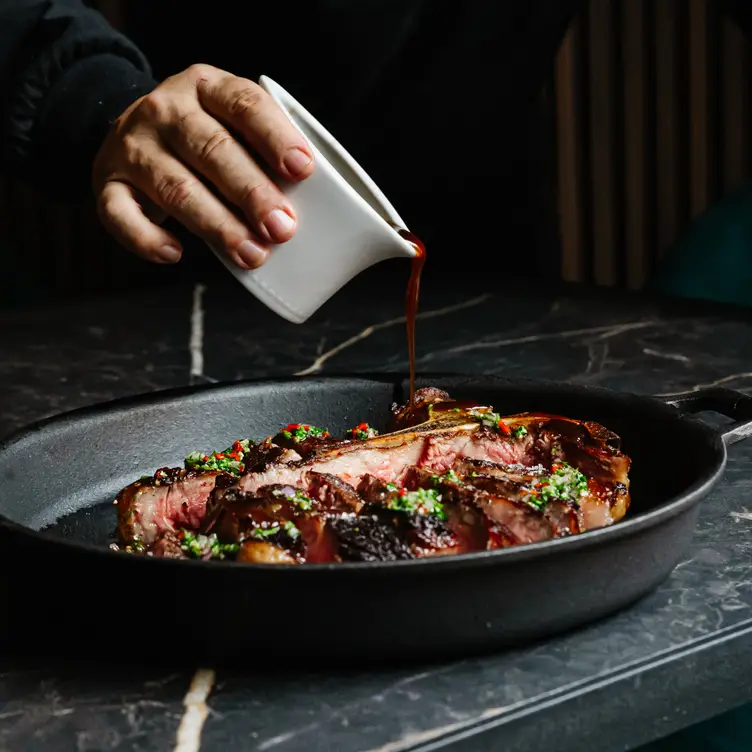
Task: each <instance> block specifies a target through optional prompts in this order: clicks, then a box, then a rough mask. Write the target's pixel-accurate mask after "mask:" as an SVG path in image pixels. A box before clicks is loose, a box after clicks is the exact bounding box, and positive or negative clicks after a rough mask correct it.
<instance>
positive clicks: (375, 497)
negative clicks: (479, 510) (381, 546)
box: [358, 475, 485, 557]
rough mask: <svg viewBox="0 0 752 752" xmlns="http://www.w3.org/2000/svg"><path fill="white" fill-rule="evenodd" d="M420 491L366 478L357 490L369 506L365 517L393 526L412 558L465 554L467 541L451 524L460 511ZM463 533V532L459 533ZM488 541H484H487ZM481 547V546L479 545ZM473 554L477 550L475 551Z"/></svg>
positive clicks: (431, 491) (435, 496)
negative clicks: (404, 542)
mask: <svg viewBox="0 0 752 752" xmlns="http://www.w3.org/2000/svg"><path fill="white" fill-rule="evenodd" d="M417 490H418V489H407V488H397V487H396V486H395V485H394V484H387V483H384V482H383V481H380V480H379V479H378V478H374V477H373V476H371V475H367V476H365V477H364V478H363V480H361V482H360V485H359V486H358V493H359V494H360V496H362V497H363V498H364V499H365V500H366V502H367V506H366V507H365V509H364V511H363V514H364V515H369V514H370V515H376V516H377V517H379V518H380V519H382V521H384V522H386V523H389V524H391V525H394V526H395V527H396V529H397V530H398V531H399V533H400V535H401V537H402V538H403V539H404V540H405V541H406V542H407V544H408V546H409V547H410V550H411V552H412V554H413V556H416V557H422V556H437V555H440V554H444V555H446V554H454V553H460V552H465V551H466V550H467V545H468V541H467V540H466V539H465V538H464V537H463V538H460V536H459V535H458V531H456V530H455V529H454V526H453V524H452V521H453V520H454V519H455V518H456V516H457V513H458V512H459V510H454V509H450V508H448V506H447V505H446V504H444V503H442V499H441V498H440V496H439V495H438V494H437V493H436V492H435V490H434V489H432V488H428V489H423V490H426V491H429V492H430V493H432V494H434V495H433V496H431V495H428V494H423V495H422V496H421V495H420V494H416V493H415V492H416V491H417ZM459 532H464V531H459ZM484 541H485V539H484ZM479 546H480V547H482V545H480V544H479ZM474 550H478V548H477V547H476V548H475V549H474Z"/></svg>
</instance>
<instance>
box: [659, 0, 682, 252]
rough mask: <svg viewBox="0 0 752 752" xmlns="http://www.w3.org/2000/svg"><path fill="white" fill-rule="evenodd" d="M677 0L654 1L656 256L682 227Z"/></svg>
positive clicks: (667, 245)
mask: <svg viewBox="0 0 752 752" xmlns="http://www.w3.org/2000/svg"><path fill="white" fill-rule="evenodd" d="M677 3H678V0H654V9H655V37H654V40H653V44H654V55H655V140H656V148H655V154H656V163H655V176H656V206H655V214H656V229H657V236H656V238H655V245H654V247H653V251H654V253H653V256H655V255H658V256H660V255H662V254H663V253H664V252H665V251H666V249H667V248H668V247H669V245H670V244H671V243H672V242H673V240H674V238H675V237H676V235H677V233H678V232H679V227H680V217H681V209H680V170H679V156H680V152H679V139H680V134H679V127H680V124H681V118H680V114H679V66H678V38H677V37H678V28H677V27H678V18H679V14H678V8H677Z"/></svg>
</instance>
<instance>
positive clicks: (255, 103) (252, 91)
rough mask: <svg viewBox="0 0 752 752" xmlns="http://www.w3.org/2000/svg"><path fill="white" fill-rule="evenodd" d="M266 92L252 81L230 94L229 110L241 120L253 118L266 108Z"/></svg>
mask: <svg viewBox="0 0 752 752" xmlns="http://www.w3.org/2000/svg"><path fill="white" fill-rule="evenodd" d="M264 102H265V99H264V91H263V90H262V89H260V88H259V87H258V86H256V85H255V84H253V83H252V82H251V81H248V82H243V85H242V86H241V87H240V88H239V89H236V90H235V91H234V92H232V93H231V94H230V99H229V102H228V110H229V111H230V114H231V115H234V116H235V117H240V118H253V117H255V116H256V115H258V114H259V112H260V111H261V110H262V109H263V107H264Z"/></svg>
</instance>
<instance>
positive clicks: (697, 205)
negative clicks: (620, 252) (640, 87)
mask: <svg viewBox="0 0 752 752" xmlns="http://www.w3.org/2000/svg"><path fill="white" fill-rule="evenodd" d="M688 8H689V60H688V61H687V62H688V70H689V80H690V86H689V155H688V160H689V176H690V182H689V204H690V213H691V217H692V218H695V217H697V216H699V215H700V214H701V213H702V212H703V211H704V210H705V209H706V208H707V206H708V204H709V203H710V197H711V195H712V193H711V191H712V188H711V185H712V172H711V170H712V155H711V138H712V136H711V128H712V125H711V117H712V112H711V100H710V87H711V81H710V75H711V74H710V33H709V30H710V21H711V15H710V8H709V5H708V2H707V0H688Z"/></svg>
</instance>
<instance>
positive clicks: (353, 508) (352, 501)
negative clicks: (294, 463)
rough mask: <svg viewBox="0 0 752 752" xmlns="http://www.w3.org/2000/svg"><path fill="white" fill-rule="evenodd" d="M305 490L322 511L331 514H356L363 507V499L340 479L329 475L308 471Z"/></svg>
mask: <svg viewBox="0 0 752 752" xmlns="http://www.w3.org/2000/svg"><path fill="white" fill-rule="evenodd" d="M306 481H307V484H306V485H307V490H308V493H309V495H310V496H311V498H312V499H315V500H316V502H317V504H318V505H319V507H320V508H321V509H322V511H325V512H328V513H333V514H357V513H358V512H360V510H361V508H362V507H363V499H362V498H361V497H360V496H358V493H357V491H356V490H355V489H354V488H353V487H352V486H351V485H350V484H349V483H347V482H345V481H344V480H342V478H339V477H337V476H336V475H332V474H331V473H321V472H316V471H315V470H310V471H309V472H308V473H307V475H306Z"/></svg>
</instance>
